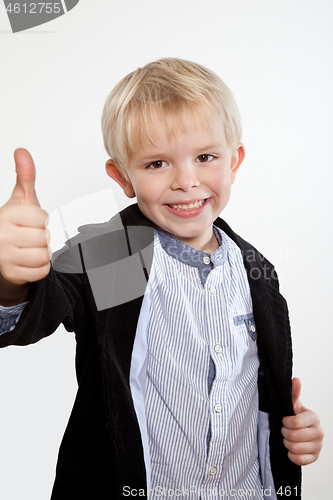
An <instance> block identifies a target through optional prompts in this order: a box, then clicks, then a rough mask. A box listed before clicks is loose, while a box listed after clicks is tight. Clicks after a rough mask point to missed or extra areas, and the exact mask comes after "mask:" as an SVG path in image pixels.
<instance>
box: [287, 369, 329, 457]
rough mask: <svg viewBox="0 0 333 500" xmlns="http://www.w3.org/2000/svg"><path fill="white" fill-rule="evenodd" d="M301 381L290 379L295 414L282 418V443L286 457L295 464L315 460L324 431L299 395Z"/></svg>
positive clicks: (317, 418)
mask: <svg viewBox="0 0 333 500" xmlns="http://www.w3.org/2000/svg"><path fill="white" fill-rule="evenodd" d="M300 394H301V381H300V379H299V378H294V379H293V380H292V395H293V405H294V410H295V415H294V416H291V417H284V418H283V419H282V423H283V427H282V430H281V432H282V435H283V437H284V440H283V443H284V445H285V447H286V448H287V450H289V452H288V457H289V458H290V460H291V461H292V462H294V463H295V464H297V465H308V464H311V463H312V462H315V461H316V460H317V459H318V457H319V454H320V450H321V449H322V445H323V438H324V432H323V429H322V427H321V425H320V421H319V417H318V415H317V414H316V413H314V412H313V411H311V410H308V409H307V408H305V406H303V405H302V403H301V401H300V399H299V397H300Z"/></svg>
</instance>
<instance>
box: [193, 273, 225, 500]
mask: <svg viewBox="0 0 333 500" xmlns="http://www.w3.org/2000/svg"><path fill="white" fill-rule="evenodd" d="M229 285H230V279H229V273H228V272H227V265H226V263H224V264H223V265H221V266H218V267H217V268H215V269H213V270H212V271H211V272H210V273H209V275H208V277H207V280H206V283H205V309H206V311H207V317H206V335H207V343H208V345H209V351H210V356H211V358H212V360H213V362H214V365H215V378H214V381H213V383H212V386H211V389H210V393H209V410H210V442H209V447H208V452H207V461H206V468H205V473H204V477H203V481H202V487H201V492H200V497H201V499H202V500H206V498H207V499H208V498H212V497H214V495H215V498H218V491H219V488H220V482H221V478H222V467H223V460H224V456H225V446H226V439H227V435H228V420H229V410H228V408H229V405H228V379H229V376H230V371H231V365H230V355H229V349H230V341H231V336H230V332H229V328H227V323H225V324H224V325H222V324H221V322H220V321H218V320H217V318H218V317H219V315H218V314H216V312H217V311H223V316H224V317H225V318H227V317H228V314H227V308H228V295H229V294H228V288H229Z"/></svg>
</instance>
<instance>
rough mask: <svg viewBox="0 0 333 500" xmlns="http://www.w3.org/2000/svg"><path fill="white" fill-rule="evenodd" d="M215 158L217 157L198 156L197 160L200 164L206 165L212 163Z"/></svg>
mask: <svg viewBox="0 0 333 500" xmlns="http://www.w3.org/2000/svg"><path fill="white" fill-rule="evenodd" d="M213 158H215V156H213V155H200V156H198V158H197V160H198V161H199V162H200V163H205V162H207V161H211V160H212V159H213Z"/></svg>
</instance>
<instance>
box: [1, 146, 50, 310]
mask: <svg viewBox="0 0 333 500" xmlns="http://www.w3.org/2000/svg"><path fill="white" fill-rule="evenodd" d="M14 158H15V165H16V174H17V179H16V185H15V187H14V190H13V193H12V195H11V197H10V199H9V200H8V202H7V203H6V204H5V205H4V206H3V207H1V208H0V298H1V302H2V304H3V305H11V303H17V301H18V300H19V299H21V298H22V291H23V288H22V286H23V285H25V287H24V290H25V291H26V290H27V285H26V284H27V283H28V282H32V281H37V280H40V279H42V278H44V277H45V276H46V275H47V274H48V272H49V270H50V251H49V248H48V242H49V233H48V230H47V229H46V222H47V218H48V215H47V213H46V212H45V211H44V210H42V209H41V208H40V205H39V202H38V199H37V195H36V191H35V176H36V170H35V165H34V162H33V159H32V157H31V155H30V153H29V152H28V151H27V150H25V149H17V150H16V151H15V153H14ZM25 295H26V293H25ZM19 301H21V300H19Z"/></svg>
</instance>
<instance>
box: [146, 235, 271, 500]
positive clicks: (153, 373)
mask: <svg viewBox="0 0 333 500" xmlns="http://www.w3.org/2000/svg"><path fill="white" fill-rule="evenodd" d="M214 231H215V234H217V235H218V236H219V237H220V238H222V240H223V243H222V245H220V247H219V248H218V250H216V251H215V252H214V253H213V254H212V255H211V256H209V255H208V254H205V253H204V252H200V251H197V250H195V249H193V248H192V247H189V246H188V245H186V244H185V243H182V242H180V241H179V240H177V239H175V238H173V237H172V236H169V235H166V234H165V233H161V232H159V233H158V234H159V236H158V237H155V242H154V244H155V248H154V261H153V266H154V273H153V275H154V279H153V280H152V282H151V283H150V287H151V288H150V309H149V315H150V319H149V326H148V366H147V373H148V377H147V386H146V418H147V426H148V436H149V453H150V462H151V495H150V498H151V499H152V500H154V499H155V498H158V497H159V496H161V495H160V493H161V492H163V491H164V492H165V495H166V496H168V495H169V496H170V495H172V491H173V492H174V494H175V492H176V491H177V492H178V496H182V495H183V496H184V497H187V495H188V497H190V498H199V497H201V499H202V500H206V499H208V498H211V497H212V496H215V498H223V499H224V498H228V495H229V496H230V497H232V498H235V499H238V498H242V499H244V498H256V499H261V498H262V493H261V489H262V485H261V480H260V472H259V461H258V447H257V424H258V389H257V374H258V367H259V360H258V355H257V345H256V342H255V325H254V322H253V316H252V300H251V295H250V290H249V284H248V280H247V276H246V271H245V268H244V264H243V259H242V255H241V252H240V250H239V248H238V247H237V246H236V244H235V243H234V242H233V241H232V240H231V239H230V238H229V237H228V236H227V235H226V234H225V233H224V232H223V231H220V230H218V229H217V228H214ZM216 231H219V232H218V233H216ZM207 441H208V445H207ZM181 492H182V493H181Z"/></svg>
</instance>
